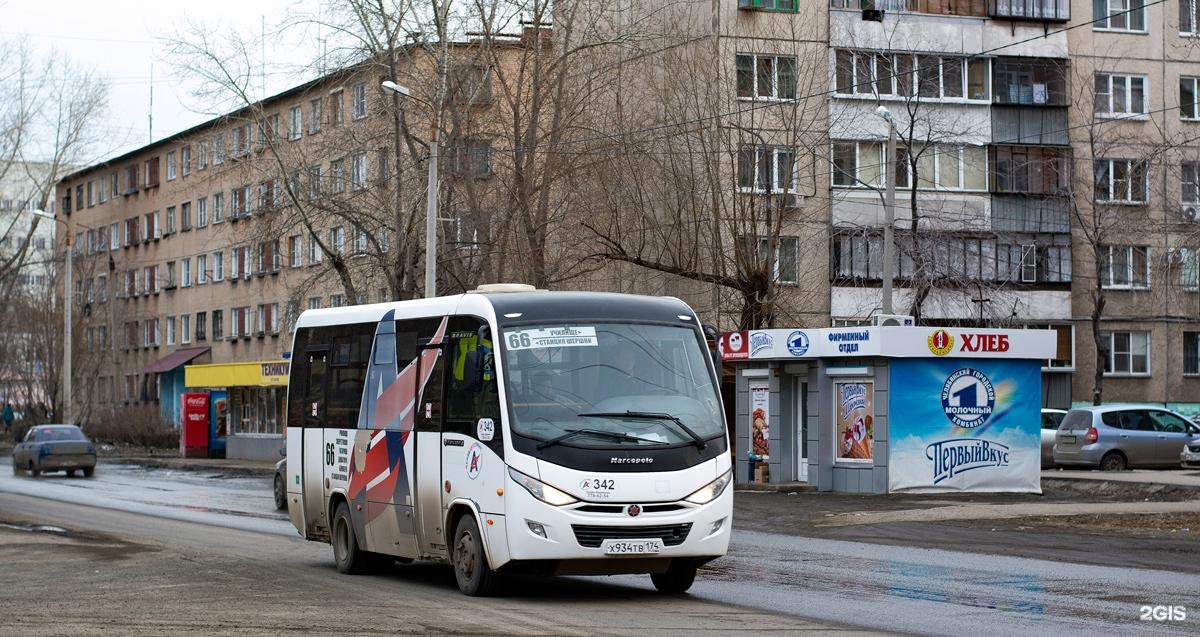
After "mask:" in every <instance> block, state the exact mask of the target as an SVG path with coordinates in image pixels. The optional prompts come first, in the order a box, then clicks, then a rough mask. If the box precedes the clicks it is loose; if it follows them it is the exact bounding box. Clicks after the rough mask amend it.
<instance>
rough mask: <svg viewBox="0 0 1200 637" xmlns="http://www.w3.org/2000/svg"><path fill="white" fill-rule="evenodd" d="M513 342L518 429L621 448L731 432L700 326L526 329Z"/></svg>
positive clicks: (509, 370)
mask: <svg viewBox="0 0 1200 637" xmlns="http://www.w3.org/2000/svg"><path fill="white" fill-rule="evenodd" d="M504 342H505V346H506V349H507V354H506V357H505V360H504V365H505V368H504V369H505V372H506V373H505V378H506V382H507V386H508V395H509V397H510V402H511V404H512V410H513V417H514V418H513V423H512V428H513V431H514V433H516V434H519V435H522V436H526V437H530V438H536V439H540V440H542V441H543V443H542V444H547V442H551V443H552V444H557V443H558V442H559V441H566V443H565V444H571V445H575V446H597V447H612V446H646V445H681V444H693V443H699V442H700V441H701V440H707V439H711V438H713V437H715V436H718V435H721V434H723V433H724V428H723V425H722V422H721V407H720V402H719V400H718V398H717V392H716V388H715V386H714V384H713V380H712V376H711V374H710V373H709V371H708V362H707V353H706V352H705V351H704V348H703V347H702V346H701V343H700V340H699V338H698V337H697V334H696V331H695V330H694V329H692V328H687V327H676V326H668V325H643V324H616V323H589V324H583V323H578V324H570V325H566V324H558V325H538V326H521V327H518V328H510V329H506V330H504ZM568 438H569V440H567V439H568Z"/></svg>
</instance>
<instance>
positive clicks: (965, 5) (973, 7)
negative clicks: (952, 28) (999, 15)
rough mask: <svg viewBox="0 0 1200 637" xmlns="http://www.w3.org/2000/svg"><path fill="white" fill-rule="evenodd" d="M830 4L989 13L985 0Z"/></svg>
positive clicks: (835, 1)
mask: <svg viewBox="0 0 1200 637" xmlns="http://www.w3.org/2000/svg"><path fill="white" fill-rule="evenodd" d="M1059 1H1065V0H1059ZM829 6H830V7H832V8H834V9H855V10H857V9H874V10H877V11H883V12H884V13H885V14H886V13H898V12H902V13H929V14H933V15H958V16H975V17H984V16H986V15H987V5H986V4H985V0H830V3H829Z"/></svg>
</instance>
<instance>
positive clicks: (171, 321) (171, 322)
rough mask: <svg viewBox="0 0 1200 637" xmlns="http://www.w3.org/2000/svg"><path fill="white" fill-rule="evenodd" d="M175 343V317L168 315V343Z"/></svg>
mask: <svg viewBox="0 0 1200 637" xmlns="http://www.w3.org/2000/svg"><path fill="white" fill-rule="evenodd" d="M174 344H175V317H174V316H168V317H167V345H174Z"/></svg>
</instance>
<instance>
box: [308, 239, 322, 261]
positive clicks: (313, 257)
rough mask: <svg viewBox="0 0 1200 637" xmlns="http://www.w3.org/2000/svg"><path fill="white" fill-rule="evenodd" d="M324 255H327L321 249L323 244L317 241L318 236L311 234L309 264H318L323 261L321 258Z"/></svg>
mask: <svg viewBox="0 0 1200 637" xmlns="http://www.w3.org/2000/svg"><path fill="white" fill-rule="evenodd" d="M324 256H325V255H324V253H323V251H322V250H321V245H320V244H318V243H317V237H316V236H315V235H313V236H309V238H308V264H309V265H316V264H318V263H320V262H321V259H322V258H324Z"/></svg>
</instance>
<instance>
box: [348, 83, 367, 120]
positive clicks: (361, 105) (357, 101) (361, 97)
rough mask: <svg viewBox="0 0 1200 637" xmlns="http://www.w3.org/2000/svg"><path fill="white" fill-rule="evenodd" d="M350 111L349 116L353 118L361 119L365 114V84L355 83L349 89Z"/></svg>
mask: <svg viewBox="0 0 1200 637" xmlns="http://www.w3.org/2000/svg"><path fill="white" fill-rule="evenodd" d="M350 101H351V113H350V116H351V117H352V118H354V119H362V118H364V117H366V116H367V85H366V84H362V83H360V84H355V85H354V87H353V88H352V89H351V97H350Z"/></svg>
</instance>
